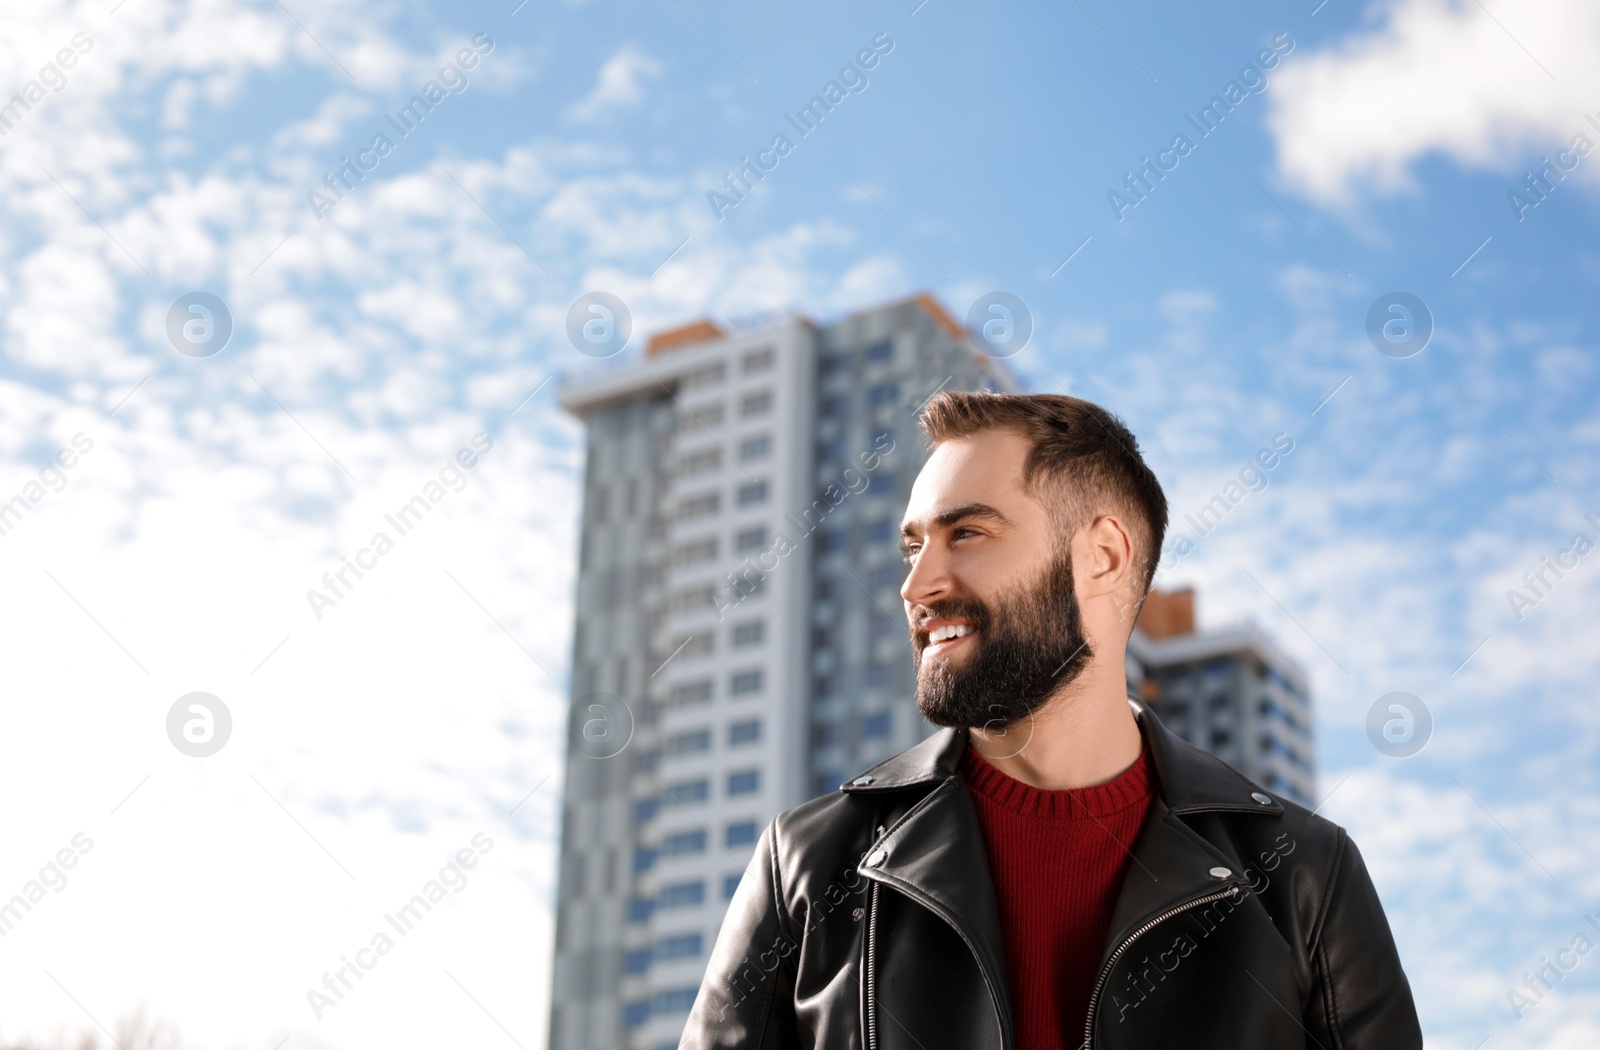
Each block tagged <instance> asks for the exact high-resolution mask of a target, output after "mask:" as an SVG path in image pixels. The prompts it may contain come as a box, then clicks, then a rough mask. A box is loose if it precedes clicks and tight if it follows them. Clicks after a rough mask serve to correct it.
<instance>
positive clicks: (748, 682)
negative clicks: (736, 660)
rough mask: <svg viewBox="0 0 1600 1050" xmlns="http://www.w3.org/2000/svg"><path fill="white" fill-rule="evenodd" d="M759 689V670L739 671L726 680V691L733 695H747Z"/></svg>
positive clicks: (757, 691)
mask: <svg viewBox="0 0 1600 1050" xmlns="http://www.w3.org/2000/svg"><path fill="white" fill-rule="evenodd" d="M760 691H761V671H760V670H759V669H756V670H753V671H740V672H738V673H737V674H735V675H734V676H733V677H732V678H731V679H730V680H729V682H728V692H729V693H731V694H732V695H734V696H749V695H750V694H751V693H759V692H760Z"/></svg>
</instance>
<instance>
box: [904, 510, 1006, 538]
mask: <svg viewBox="0 0 1600 1050" xmlns="http://www.w3.org/2000/svg"><path fill="white" fill-rule="evenodd" d="M967 518H988V519H989V520H990V521H993V522H995V523H996V524H999V525H1004V526H1007V527H1009V526H1010V525H1011V519H1010V518H1008V517H1006V516H1005V515H1004V514H1001V513H1000V511H999V509H998V508H996V507H993V506H990V505H989V504H987V503H963V504H961V505H960V506H959V507H951V508H950V509H949V510H945V511H940V512H939V513H938V514H935V515H934V516H933V521H932V523H931V527H932V528H941V529H947V528H949V527H950V526H952V525H954V524H955V523H956V522H958V521H964V520H966V519H967ZM917 524H918V523H917V522H915V521H907V522H904V523H902V524H901V526H900V536H901V538H902V539H910V538H911V537H913V536H915V535H916V534H917V532H918V531H919V530H918V529H917Z"/></svg>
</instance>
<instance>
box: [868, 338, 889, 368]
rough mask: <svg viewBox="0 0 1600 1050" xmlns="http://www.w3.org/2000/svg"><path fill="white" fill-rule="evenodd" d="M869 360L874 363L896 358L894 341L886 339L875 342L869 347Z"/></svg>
mask: <svg viewBox="0 0 1600 1050" xmlns="http://www.w3.org/2000/svg"><path fill="white" fill-rule="evenodd" d="M867 360H868V361H870V362H872V363H873V364H882V363H883V362H885V361H892V360H894V341H893V340H892V339H885V340H884V341H883V342H881V343H873V344H872V345H871V346H869V347H867Z"/></svg>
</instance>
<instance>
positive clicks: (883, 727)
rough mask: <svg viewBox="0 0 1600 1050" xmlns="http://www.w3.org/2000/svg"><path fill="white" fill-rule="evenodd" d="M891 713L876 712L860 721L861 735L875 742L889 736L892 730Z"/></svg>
mask: <svg viewBox="0 0 1600 1050" xmlns="http://www.w3.org/2000/svg"><path fill="white" fill-rule="evenodd" d="M890 716H891V712H888V711H877V712H874V713H873V714H870V715H867V716H866V717H865V718H863V719H862V720H861V735H862V736H863V737H866V738H867V739H869V740H876V739H878V738H880V737H886V736H888V735H889V732H890V729H891V728H892V721H891V717H890Z"/></svg>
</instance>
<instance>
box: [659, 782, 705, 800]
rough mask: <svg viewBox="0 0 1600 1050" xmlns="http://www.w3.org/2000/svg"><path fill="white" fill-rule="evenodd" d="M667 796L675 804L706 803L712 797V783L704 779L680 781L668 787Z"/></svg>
mask: <svg viewBox="0 0 1600 1050" xmlns="http://www.w3.org/2000/svg"><path fill="white" fill-rule="evenodd" d="M667 794H668V796H670V797H671V798H672V800H673V801H675V802H684V803H688V802H704V801H705V800H706V799H708V798H710V797H711V782H710V781H708V780H706V779H705V778H704V777H702V778H700V779H699V780H680V781H678V782H677V783H676V784H668V785H667Z"/></svg>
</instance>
